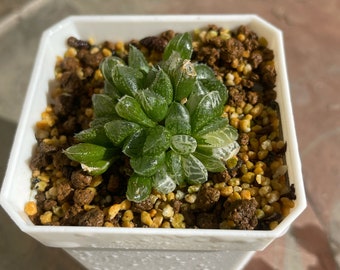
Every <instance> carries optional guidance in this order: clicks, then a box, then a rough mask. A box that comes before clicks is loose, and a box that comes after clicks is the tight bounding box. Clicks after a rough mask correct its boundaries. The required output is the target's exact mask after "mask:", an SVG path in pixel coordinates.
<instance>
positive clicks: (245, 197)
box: [240, 189, 251, 200]
mask: <svg viewBox="0 0 340 270" xmlns="http://www.w3.org/2000/svg"><path fill="white" fill-rule="evenodd" d="M240 195H241V198H242V199H243V200H250V199H251V193H250V191H249V190H246V189H243V190H241V193H240Z"/></svg>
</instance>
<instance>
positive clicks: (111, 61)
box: [99, 56, 125, 85]
mask: <svg viewBox="0 0 340 270" xmlns="http://www.w3.org/2000/svg"><path fill="white" fill-rule="evenodd" d="M116 66H125V63H124V61H123V60H122V59H121V58H119V57H117V56H110V57H105V58H104V59H103V61H102V62H101V63H100V65H99V69H100V71H101V72H102V74H103V77H104V79H105V80H106V81H108V82H110V83H111V84H112V85H114V82H113V79H112V70H113V69H114V67H116Z"/></svg>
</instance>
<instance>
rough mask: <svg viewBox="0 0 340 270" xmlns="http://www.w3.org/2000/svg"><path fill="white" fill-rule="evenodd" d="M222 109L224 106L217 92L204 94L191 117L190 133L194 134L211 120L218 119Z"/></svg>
mask: <svg viewBox="0 0 340 270" xmlns="http://www.w3.org/2000/svg"><path fill="white" fill-rule="evenodd" d="M223 107H224V104H223V103H222V99H221V97H220V94H219V93H218V92H217V91H212V92H210V93H208V94H206V95H205V96H204V97H203V98H202V99H201V101H200V102H199V104H198V105H197V107H196V109H195V110H194V112H193V113H192V115H191V126H192V131H193V132H194V133H196V132H197V131H198V130H199V129H200V128H202V127H203V126H205V125H206V124H207V123H209V122H210V121H211V120H213V119H214V118H216V117H219V116H220V115H221V114H222V112H223Z"/></svg>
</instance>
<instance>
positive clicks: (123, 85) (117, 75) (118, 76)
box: [112, 66, 143, 97]
mask: <svg viewBox="0 0 340 270" xmlns="http://www.w3.org/2000/svg"><path fill="white" fill-rule="evenodd" d="M142 77H143V74H142V73H141V72H140V71H138V70H136V69H134V68H132V67H129V66H115V67H114V68H113V70H112V79H113V85H114V86H115V87H116V88H117V89H118V91H119V92H120V93H121V94H122V95H129V96H132V97H133V96H135V95H136V93H137V91H138V88H139V85H138V80H139V79H141V78H142Z"/></svg>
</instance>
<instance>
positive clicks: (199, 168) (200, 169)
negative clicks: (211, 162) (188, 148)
mask: <svg viewBox="0 0 340 270" xmlns="http://www.w3.org/2000/svg"><path fill="white" fill-rule="evenodd" d="M182 166H183V171H184V175H185V177H186V179H187V181H188V183H189V184H202V183H204V182H206V181H207V180H208V171H207V169H206V168H205V167H204V165H203V163H202V162H201V161H200V160H199V159H198V158H196V157H195V156H193V155H192V154H190V155H189V156H186V157H184V156H182Z"/></svg>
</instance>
